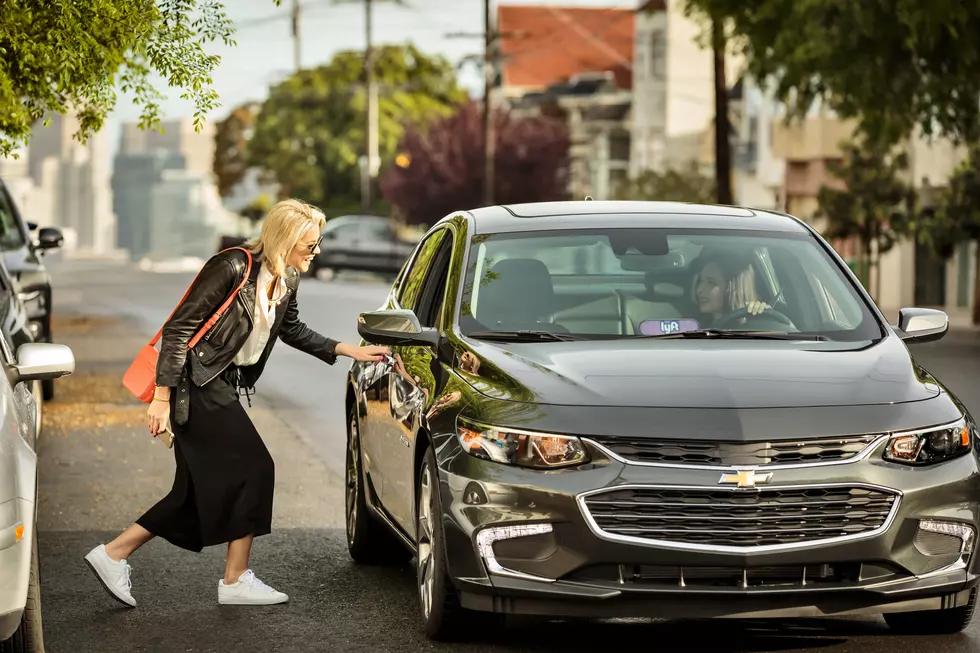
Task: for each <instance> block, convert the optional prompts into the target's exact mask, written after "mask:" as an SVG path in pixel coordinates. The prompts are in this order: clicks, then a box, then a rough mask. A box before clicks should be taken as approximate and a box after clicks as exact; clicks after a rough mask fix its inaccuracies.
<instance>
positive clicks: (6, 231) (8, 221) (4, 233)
mask: <svg viewBox="0 0 980 653" xmlns="http://www.w3.org/2000/svg"><path fill="white" fill-rule="evenodd" d="M26 244H27V243H26V241H25V240H24V234H23V233H22V232H21V230H20V223H19V221H18V220H17V216H16V215H15V214H14V203H13V200H12V199H11V198H10V195H8V194H7V189H6V188H4V187H2V186H0V248H2V249H17V248H19V247H23V246H24V245H26Z"/></svg>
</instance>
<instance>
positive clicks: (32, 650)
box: [0, 531, 44, 653]
mask: <svg viewBox="0 0 980 653" xmlns="http://www.w3.org/2000/svg"><path fill="white" fill-rule="evenodd" d="M0 653H44V631H43V628H42V624H41V581H40V572H39V565H38V553H37V532H36V531H35V533H34V544H33V548H32V550H31V577H30V583H29V584H28V586H27V604H26V605H25V606H24V615H23V616H22V617H21V619H20V626H19V627H18V628H17V632H15V633H14V635H13V637H11V638H10V639H8V640H7V641H6V642H0Z"/></svg>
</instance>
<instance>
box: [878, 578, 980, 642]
mask: <svg viewBox="0 0 980 653" xmlns="http://www.w3.org/2000/svg"><path fill="white" fill-rule="evenodd" d="M978 591H980V589H978V588H976V587H975V588H973V591H972V592H970V600H969V601H968V602H967V604H966V605H963V606H960V607H958V608H947V609H945V610H923V611H921V612H895V613H890V614H885V615H884V617H885V623H887V624H888V627H889V628H891V629H892V630H894V631H895V632H897V633H900V634H903V635H955V634H956V633H959V632H963V631H964V630H966V628H967V626H969V625H970V622H971V621H973V615H974V613H975V611H976V608H977V592H978Z"/></svg>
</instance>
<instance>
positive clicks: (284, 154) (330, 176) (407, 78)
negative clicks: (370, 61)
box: [249, 45, 466, 207]
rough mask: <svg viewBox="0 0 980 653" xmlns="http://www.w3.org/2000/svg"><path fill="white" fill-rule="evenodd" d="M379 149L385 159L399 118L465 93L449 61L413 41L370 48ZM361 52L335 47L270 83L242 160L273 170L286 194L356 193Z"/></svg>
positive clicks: (420, 119) (420, 121)
mask: <svg viewBox="0 0 980 653" xmlns="http://www.w3.org/2000/svg"><path fill="white" fill-rule="evenodd" d="M375 65H376V69H375V71H376V79H377V81H378V86H379V90H378V97H379V100H378V124H379V128H378V151H379V154H380V156H381V160H382V162H384V161H387V160H390V159H391V158H392V157H393V156H394V154H395V150H396V147H397V145H398V142H399V141H400V140H401V138H402V136H403V134H404V131H405V128H406V125H426V124H429V123H430V122H431V121H432V120H434V119H437V118H439V117H442V116H446V115H450V114H451V113H452V112H453V111H454V110H455V108H456V107H457V106H458V105H459V104H461V103H462V102H463V101H465V99H466V94H465V92H464V91H463V90H461V89H460V88H459V86H458V85H457V82H456V75H455V71H454V69H453V66H452V64H450V63H449V62H448V61H447V60H446V59H444V58H443V57H428V56H426V55H424V54H423V53H422V52H421V51H419V50H418V49H416V48H415V47H414V46H411V45H408V46H384V47H381V48H378V49H377V52H376V54H375ZM366 110H367V94H366V89H365V84H364V57H363V53H361V52H341V53H339V54H337V55H336V56H335V57H334V58H333V59H332V60H331V61H330V63H328V64H326V65H324V66H320V67H319V68H315V69H311V70H303V71H300V72H299V73H297V74H295V75H293V76H291V77H290V78H288V79H286V80H285V81H284V82H282V83H281V84H279V85H278V86H276V87H274V88H273V89H272V91H271V92H270V94H269V97H268V99H267V100H266V101H265V102H264V103H263V105H262V110H261V111H260V112H259V116H258V119H257V120H256V124H255V130H254V133H253V135H252V139H251V142H250V144H249V162H250V164H252V165H257V166H261V167H263V168H265V169H266V170H268V171H269V172H271V173H273V174H274V175H275V177H276V181H277V182H278V183H279V184H280V187H281V192H282V193H283V194H284V195H286V196H294V197H302V198H304V199H305V200H307V201H310V202H312V203H314V204H317V205H319V206H324V207H329V206H335V205H338V204H347V205H349V204H351V203H352V202H356V201H357V198H358V197H360V166H359V163H358V160H359V159H360V157H362V156H364V155H365V154H366V147H365V145H366V139H365V114H366Z"/></svg>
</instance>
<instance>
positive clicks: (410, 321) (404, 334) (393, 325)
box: [357, 310, 439, 347]
mask: <svg viewBox="0 0 980 653" xmlns="http://www.w3.org/2000/svg"><path fill="white" fill-rule="evenodd" d="M357 333H358V334H360V336H361V337H362V338H364V339H365V340H366V341H367V342H370V343H371V344H375V345H409V346H412V345H415V346H423V347H427V346H433V347H434V346H436V345H437V344H438V343H439V332H438V331H436V330H435V329H424V328H422V324H421V323H420V322H419V318H418V317H417V316H416V315H415V312H414V311H408V310H392V311H371V312H369V313H361V314H360V315H359V316H357Z"/></svg>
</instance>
